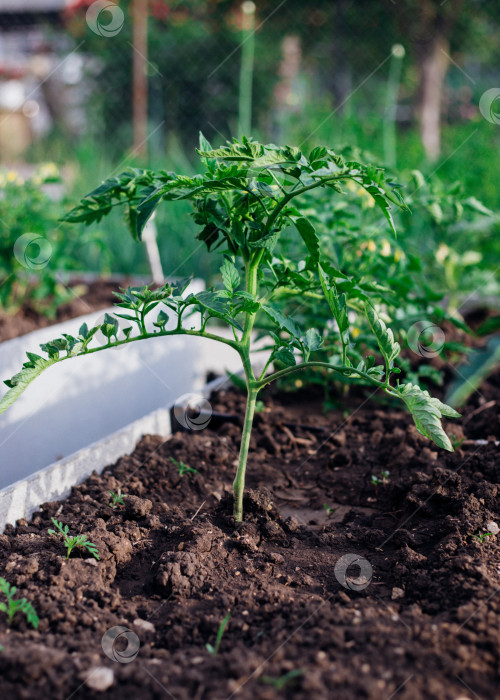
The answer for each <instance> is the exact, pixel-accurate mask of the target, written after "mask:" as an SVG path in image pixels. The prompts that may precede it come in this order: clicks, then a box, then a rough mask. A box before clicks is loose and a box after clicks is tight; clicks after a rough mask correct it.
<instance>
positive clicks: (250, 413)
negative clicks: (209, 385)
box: [233, 386, 258, 523]
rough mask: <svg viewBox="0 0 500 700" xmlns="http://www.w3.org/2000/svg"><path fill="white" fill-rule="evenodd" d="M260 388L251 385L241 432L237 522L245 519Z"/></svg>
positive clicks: (235, 483) (237, 477)
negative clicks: (250, 450) (249, 458)
mask: <svg viewBox="0 0 500 700" xmlns="http://www.w3.org/2000/svg"><path fill="white" fill-rule="evenodd" d="M257 394H258V389H255V388H254V387H253V386H249V388H248V394H247V407H246V411H245V422H244V424H243V432H242V434H241V445H240V456H239V459H238V469H237V471H236V477H235V479H234V482H233V491H234V505H233V515H234V519H235V520H236V522H237V523H241V521H242V520H243V493H244V490H245V472H246V468H247V459H248V449H249V447H250V437H251V435H252V425H253V417H254V415H255V402H256V399H257Z"/></svg>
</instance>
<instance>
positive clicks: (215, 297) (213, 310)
mask: <svg viewBox="0 0 500 700" xmlns="http://www.w3.org/2000/svg"><path fill="white" fill-rule="evenodd" d="M193 301H194V302H197V303H198V304H200V305H201V306H203V307H204V308H205V309H208V311H209V312H210V314H211V315H213V316H216V317H218V318H222V319H224V321H226V322H227V323H229V324H230V325H231V326H233V327H234V328H236V329H237V330H239V331H242V330H243V328H242V327H241V325H240V324H239V323H238V321H236V319H234V318H232V317H231V315H230V313H229V305H228V303H227V300H226V299H225V297H224V296H222V295H221V293H220V292H211V291H206V292H200V293H199V294H196V296H194V297H193Z"/></svg>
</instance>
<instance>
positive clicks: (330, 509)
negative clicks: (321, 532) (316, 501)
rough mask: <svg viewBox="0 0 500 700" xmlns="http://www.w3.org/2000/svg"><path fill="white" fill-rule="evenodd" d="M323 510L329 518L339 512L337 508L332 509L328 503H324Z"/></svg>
mask: <svg viewBox="0 0 500 700" xmlns="http://www.w3.org/2000/svg"><path fill="white" fill-rule="evenodd" d="M323 508H324V509H325V510H326V514H327V515H328V516H330V515H333V513H335V511H336V510H337V509H336V508H332V506H329V505H328V503H323Z"/></svg>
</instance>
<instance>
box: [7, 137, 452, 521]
mask: <svg viewBox="0 0 500 700" xmlns="http://www.w3.org/2000/svg"><path fill="white" fill-rule="evenodd" d="M198 153H199V155H200V157H201V160H202V163H203V165H204V167H205V172H204V173H203V174H200V175H195V176H193V177H191V176H186V175H177V174H175V173H171V172H166V171H160V172H153V171H151V170H135V169H131V170H128V171H126V172H123V173H121V174H119V175H117V176H113V177H111V178H109V179H108V180H106V181H105V182H104V183H102V184H101V185H100V186H99V187H98V188H97V189H96V190H94V191H93V192H91V193H90V194H88V195H87V196H86V197H84V199H83V200H82V201H81V203H80V204H79V205H78V206H77V207H76V208H75V209H73V210H72V211H71V212H70V213H69V214H68V215H67V216H66V220H67V221H73V222H85V223H87V224H90V223H93V222H98V221H99V220H100V219H101V218H102V217H103V216H105V215H106V214H108V213H109V212H110V211H111V210H112V209H113V208H115V207H116V206H118V205H121V204H123V205H126V219H127V223H128V225H129V227H130V229H131V231H132V233H133V235H134V236H135V237H136V238H138V239H140V238H141V235H142V232H143V229H144V227H145V225H146V223H147V221H148V219H149V218H150V217H151V216H152V214H153V212H154V211H155V210H156V208H157V207H158V206H159V205H160V203H161V202H162V201H167V202H168V201H173V200H179V199H187V200H189V201H190V202H191V204H192V207H193V220H194V223H195V224H196V225H197V226H199V228H200V230H199V233H198V236H197V238H198V239H199V240H201V241H202V242H203V243H204V244H205V245H206V248H207V250H208V252H209V253H211V254H218V255H220V262H221V267H220V273H221V281H222V284H221V285H219V286H218V287H216V288H212V289H209V290H206V291H203V292H199V293H195V294H190V295H188V296H186V295H183V293H184V291H185V289H186V287H187V285H188V283H189V280H187V281H185V282H184V283H177V284H165V285H164V286H163V287H161V288H160V289H155V290H152V289H150V288H149V287H142V288H136V287H134V288H130V287H129V288H128V289H126V290H121V292H120V293H119V294H117V297H118V302H119V303H118V307H120V309H119V311H120V312H119V313H116V314H115V315H110V314H107V315H106V317H105V319H104V322H103V323H102V324H101V325H99V326H94V327H92V328H89V327H88V326H87V325H86V324H83V325H82V326H81V328H80V330H79V333H78V335H77V336H72V335H69V334H63V336H62V337H61V338H56V339H55V340H53V341H51V342H48V343H45V344H44V345H42V346H41V348H42V351H43V353H44V356H41V355H37V354H34V353H28V361H27V362H26V363H25V364H24V366H23V368H22V370H21V371H20V372H19V373H18V374H16V375H15V376H14V377H12V379H10V380H8V381H7V382H6V384H7V386H8V387H9V391H8V392H7V393H6V394H5V396H4V397H3V398H2V399H1V400H0V413H1V412H2V411H5V410H6V409H7V408H8V407H9V406H10V405H11V404H12V403H13V402H14V401H15V400H16V399H17V398H18V396H19V395H20V394H21V393H22V392H23V391H24V390H25V389H26V388H27V386H28V385H29V384H30V382H32V381H33V380H34V379H35V378H36V377H37V376H38V375H39V374H40V373H41V372H43V371H44V370H45V369H47V368H48V367H51V366H52V365H55V364H57V363H58V362H63V361H66V360H68V359H71V358H72V357H76V356H80V355H88V354H91V353H95V352H100V351H102V350H105V349H107V348H114V347H121V346H123V345H127V344H129V343H134V342H136V341H141V340H145V339H150V338H157V337H158V336H174V335H186V336H196V337H202V338H207V339H210V340H213V341H217V342H219V343H224V344H225V345H228V346H229V347H231V348H232V349H233V350H234V351H235V352H236V353H238V355H239V357H240V359H241V365H242V369H243V372H244V381H245V387H246V392H247V398H246V411H245V419H244V423H243V431H242V437H241V443H240V452H239V459H238V466H237V469H236V476H235V479H234V484H233V490H234V507H233V513H234V518H235V520H236V522H241V520H242V518H243V494H244V488H245V472H246V467H247V461H248V452H249V447H250V436H251V432H252V426H253V421H254V415H255V411H256V407H257V397H258V394H259V392H260V391H261V390H262V389H264V387H266V386H267V385H268V384H270V383H271V382H273V381H275V380H277V379H281V378H282V377H286V376H288V375H290V374H292V373H294V372H297V371H299V370H301V369H306V368H307V369H309V370H312V369H317V370H321V371H322V372H323V373H326V372H328V373H330V372H332V373H334V374H337V375H339V376H340V377H344V378H350V379H351V380H355V381H361V380H362V381H363V382H365V383H368V384H370V385H371V386H373V387H376V388H378V389H379V390H380V391H381V392H384V393H385V394H387V395H388V396H390V397H391V398H392V399H399V400H401V401H402V402H403V403H404V404H405V406H406V407H407V409H408V410H409V411H410V412H411V414H412V416H413V419H414V421H415V424H416V426H417V429H418V430H419V431H420V433H422V434H423V435H425V436H426V437H428V438H430V439H431V440H433V441H434V442H435V443H436V444H437V445H438V446H439V447H442V448H444V449H446V450H450V451H451V450H452V449H453V448H452V445H451V443H450V440H449V438H448V436H447V435H446V433H445V432H444V430H443V428H442V425H441V418H442V417H443V416H446V417H448V418H451V417H455V418H456V417H458V416H459V414H458V413H457V412H456V411H454V410H453V409H452V408H450V407H449V406H446V405H445V404H443V403H441V401H439V400H438V399H436V398H433V397H431V396H430V394H429V393H428V392H427V391H423V390H422V389H421V388H420V387H419V386H417V385H416V384H412V383H400V382H399V380H398V379H397V378H396V380H394V377H395V376H396V375H398V374H399V373H400V369H399V368H397V367H395V366H394V361H395V359H396V358H397V357H398V355H399V352H400V346H399V344H398V343H397V342H396V341H395V339H394V335H393V332H392V331H391V330H390V329H389V328H387V326H386V324H385V322H384V320H383V318H382V317H381V315H380V312H379V310H377V308H376V305H375V301H374V300H373V297H372V296H371V295H372V290H373V283H367V282H365V281H364V280H363V278H361V277H360V278H356V277H354V276H352V275H351V276H349V275H346V274H344V273H343V272H342V271H341V270H338V269H336V268H335V267H334V266H333V265H332V264H331V262H330V261H329V260H328V259H327V258H326V257H325V256H323V254H322V241H321V238H320V236H319V235H318V233H317V231H316V229H315V227H314V225H313V224H312V223H311V221H310V219H309V218H308V216H307V213H308V210H307V208H306V205H305V204H304V201H303V199H301V196H302V195H305V194H306V193H309V192H311V191H313V190H316V189H319V188H322V189H323V190H325V191H326V192H328V194H329V195H330V197H331V198H332V199H333V198H338V197H339V196H341V195H342V194H343V190H342V184H346V183H351V184H352V185H353V186H354V188H355V190H356V191H361V192H362V191H365V193H368V194H369V195H370V197H371V198H372V200H373V203H374V205H375V206H376V207H378V210H379V216H380V221H379V222H378V223H379V224H380V225H381V226H384V227H386V228H387V229H388V230H389V231H390V232H392V233H393V234H394V233H395V228H394V221H393V218H392V214H391V208H392V206H393V205H395V206H398V207H405V204H404V201H403V199H402V197H401V195H400V193H399V188H398V186H397V185H396V184H394V183H392V182H389V181H387V180H386V179H385V175H384V171H383V170H382V169H381V168H377V167H375V166H373V165H365V164H363V163H360V162H358V161H354V160H345V159H344V158H343V157H342V156H341V155H339V154H337V153H335V152H334V151H332V150H331V149H330V148H326V147H318V148H314V149H313V150H312V151H311V152H310V153H309V154H306V153H302V152H301V151H300V150H299V149H298V148H294V147H291V146H284V147H278V146H275V145H267V146H265V145H263V144H260V143H256V142H254V141H251V140H249V139H246V138H243V139H242V141H241V142H238V141H235V142H234V143H232V144H230V145H227V146H223V147H222V148H217V149H212V148H211V146H210V144H209V143H208V141H207V140H206V139H205V138H204V137H203V136H200V149H199V151H198ZM365 196H366V195H365ZM331 206H333V204H332V205H331ZM323 213H324V214H325V215H326V211H325V212H323ZM294 232H295V233H294ZM282 234H285V239H286V236H289V235H292V234H293V235H295V236H297V237H298V240H300V247H301V249H302V251H303V252H302V253H299V256H300V257H296V259H293V260H289V259H287V258H286V257H285V255H284V254H283V250H284V248H283V247H282V248H280V236H282ZM374 282H377V280H374ZM283 292H284V293H285V295H286V294H289V295H291V297H290V298H292V297H293V299H295V300H296V299H297V296H299V297H300V296H301V295H302V296H303V295H310V294H313V295H314V296H315V298H317V299H318V301H320V302H321V304H322V308H323V309H324V310H325V311H326V312H328V313H329V314H330V315H331V321H330V324H329V326H331V327H332V328H335V329H336V333H337V337H338V347H339V351H338V352H335V353H333V354H331V355H330V356H329V357H328V360H327V361H325V359H324V358H323V359H321V358H320V359H316V358H317V351H319V350H320V348H321V347H322V344H323V341H324V336H323V335H322V332H320V331H318V329H316V328H313V327H306V328H302V327H300V326H299V324H298V323H297V322H296V321H295V320H294V319H293V318H292V316H291V315H287V314H286V313H284V311H283V306H282V301H283ZM160 305H161V308H160V310H158V308H159V307H160ZM351 307H355V308H357V309H358V310H359V311H360V312H361V313H363V314H364V316H365V318H366V322H367V326H368V327H369V329H370V332H371V333H372V334H373V339H374V340H373V343H374V344H375V345H376V346H377V347H378V353H379V355H380V356H381V357H382V360H383V364H380V365H376V364H375V358H374V357H373V356H372V355H366V356H364V357H361V359H359V353H358V355H357V356H356V355H355V354H354V353H353V351H352V338H353V333H352V329H351V327H350V320H349V313H348V311H349V308H351ZM155 309H156V313H155V314H153V311H154V310H155ZM213 319H215V320H216V321H217V323H219V324H223V325H226V326H227V327H228V328H229V329H230V337H227V336H223V335H219V334H218V333H217V330H216V329H213V328H212V327H211V326H210V325H209V323H210V322H211V321H212V320H213ZM123 321H126V322H127V323H126V324H125V327H123V328H122V325H123ZM257 329H260V330H261V332H263V333H265V335H266V337H267V338H269V344H268V346H267V348H266V349H265V350H264V352H267V356H265V357H264V360H263V363H262V364H263V368H262V369H261V370H260V371H258V372H256V371H255V367H254V365H253V364H252V356H253V352H254V349H255V343H254V341H255V330H257ZM98 331H101V333H102V334H103V335H104V337H105V338H106V339H107V343H106V344H104V345H103V344H102V342H96V339H95V336H96V334H97V333H98ZM315 353H316V354H315ZM271 368H272V369H271Z"/></svg>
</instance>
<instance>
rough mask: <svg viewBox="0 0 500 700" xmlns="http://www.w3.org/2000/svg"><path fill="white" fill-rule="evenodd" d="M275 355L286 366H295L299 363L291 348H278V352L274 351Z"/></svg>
mask: <svg viewBox="0 0 500 700" xmlns="http://www.w3.org/2000/svg"><path fill="white" fill-rule="evenodd" d="M273 357H274V359H275V360H278V362H281V363H282V364H284V365H285V366H286V367H294V366H295V365H296V364H297V361H296V359H295V355H294V354H293V352H292V351H291V350H290V348H280V349H279V350H276V352H274V353H273Z"/></svg>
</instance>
